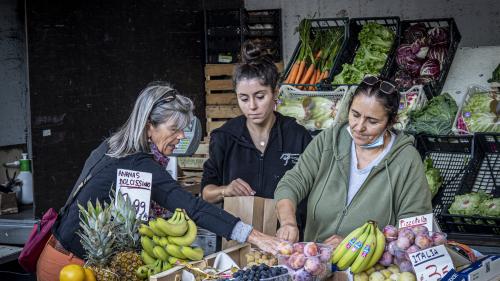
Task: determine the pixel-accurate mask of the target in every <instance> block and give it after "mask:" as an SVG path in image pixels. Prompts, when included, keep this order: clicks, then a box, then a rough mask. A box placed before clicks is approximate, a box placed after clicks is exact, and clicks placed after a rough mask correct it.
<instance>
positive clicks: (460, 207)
mask: <svg viewBox="0 0 500 281" xmlns="http://www.w3.org/2000/svg"><path fill="white" fill-rule="evenodd" d="M490 198H491V195H488V194H486V193H484V192H471V193H467V194H463V195H455V200H454V201H453V203H452V204H451V206H450V208H449V209H448V212H449V213H450V214H452V215H466V216H475V215H480V211H479V210H480V209H479V206H480V205H481V202H482V201H484V200H487V199H490Z"/></svg>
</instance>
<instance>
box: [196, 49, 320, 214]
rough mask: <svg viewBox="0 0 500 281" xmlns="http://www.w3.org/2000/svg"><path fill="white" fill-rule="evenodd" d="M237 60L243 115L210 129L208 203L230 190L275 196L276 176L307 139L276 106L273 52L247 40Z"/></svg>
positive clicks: (204, 189) (204, 185)
mask: <svg viewBox="0 0 500 281" xmlns="http://www.w3.org/2000/svg"><path fill="white" fill-rule="evenodd" d="M241 61H242V63H241V64H238V65H237V66H236V68H235V70H234V74H233V87H234V90H235V92H236V96H237V99H238V105H239V107H240V109H241V112H242V113H243V115H241V116H238V117H236V118H233V119H232V120H229V121H228V122H226V123H225V124H224V125H223V126H222V127H220V128H218V129H216V130H214V131H213V132H212V133H211V135H210V157H209V159H208V160H207V161H206V162H205V164H204V169H203V179H202V182H201V186H202V187H201V188H202V195H203V199H205V200H206V201H208V202H211V203H217V202H221V201H222V200H223V198H224V197H230V196H252V195H255V196H260V197H264V198H273V195H274V190H275V188H276V185H277V184H278V182H279V180H280V179H281V177H282V176H283V175H284V174H285V172H286V171H288V170H290V169H291V168H292V167H293V166H294V165H295V163H296V162H297V160H298V158H299V155H300V154H301V153H302V152H303V151H304V149H305V148H306V146H307V145H308V144H309V142H310V141H311V136H310V134H309V132H308V131H307V130H306V129H305V128H304V127H302V126H301V125H299V124H297V122H296V121H295V119H293V118H290V117H287V116H283V115H281V114H280V113H278V112H276V111H275V108H276V102H277V98H278V88H277V86H278V79H279V73H278V68H277V67H276V65H275V64H274V62H273V61H272V59H271V56H270V55H269V54H267V53H266V52H265V51H264V50H263V49H262V47H261V46H260V45H259V44H258V43H254V42H251V41H247V42H245V44H244V45H243V48H242V52H241ZM303 210H304V211H305V208H303Z"/></svg>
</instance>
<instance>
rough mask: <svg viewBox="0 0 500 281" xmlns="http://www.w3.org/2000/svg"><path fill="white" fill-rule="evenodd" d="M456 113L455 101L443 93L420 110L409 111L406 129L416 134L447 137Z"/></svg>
mask: <svg viewBox="0 0 500 281" xmlns="http://www.w3.org/2000/svg"><path fill="white" fill-rule="evenodd" d="M457 111H458V106H457V103H456V102H455V100H454V99H453V98H452V97H451V96H450V95H449V94H448V93H443V94H441V95H439V96H437V97H434V98H433V99H432V100H431V101H430V102H429V103H428V104H427V105H426V106H424V107H422V109H420V110H413V111H410V112H409V113H408V120H409V124H408V125H407V127H406V128H407V130H408V131H411V132H416V133H427V134H433V135H448V134H451V128H452V124H453V121H454V120H455V116H456V114H457Z"/></svg>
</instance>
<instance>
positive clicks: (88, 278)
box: [83, 267, 96, 281]
mask: <svg viewBox="0 0 500 281" xmlns="http://www.w3.org/2000/svg"><path fill="white" fill-rule="evenodd" d="M83 270H85V281H96V279H95V276H94V272H93V271H92V269H90V268H88V267H84V268H83Z"/></svg>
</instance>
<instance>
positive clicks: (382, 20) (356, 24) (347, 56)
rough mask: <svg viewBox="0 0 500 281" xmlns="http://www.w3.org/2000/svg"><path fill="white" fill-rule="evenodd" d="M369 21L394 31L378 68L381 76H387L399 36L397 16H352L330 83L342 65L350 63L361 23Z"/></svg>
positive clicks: (356, 45)
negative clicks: (345, 40) (389, 47)
mask: <svg viewBox="0 0 500 281" xmlns="http://www.w3.org/2000/svg"><path fill="white" fill-rule="evenodd" d="M369 22H376V23H379V24H381V25H383V26H386V27H388V28H390V29H391V30H392V31H393V32H394V33H395V37H394V43H393V44H392V47H391V49H390V50H389V52H388V53H387V60H386V62H385V65H384V67H382V69H381V70H380V76H381V77H388V74H389V70H390V69H391V67H392V66H393V64H395V55H394V54H395V52H396V47H397V46H399V38H400V20H399V17H371V18H352V19H350V20H349V27H348V36H347V37H348V38H347V42H346V44H345V45H344V46H343V47H342V50H341V52H340V55H338V56H337V59H336V60H335V64H334V66H333V69H332V71H330V77H329V79H328V81H329V82H330V83H331V82H332V81H333V79H334V78H335V76H336V75H337V74H339V73H340V72H341V71H342V65H344V64H345V63H349V64H350V63H352V62H353V60H354V57H355V56H356V51H357V50H358V47H359V44H360V43H359V40H358V34H359V32H360V31H361V29H362V28H363V25H365V24H367V23H369Z"/></svg>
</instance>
